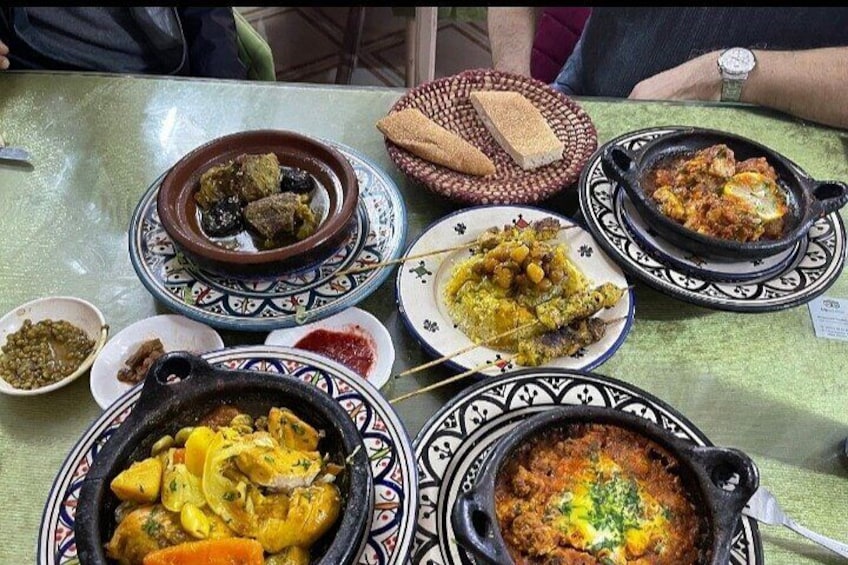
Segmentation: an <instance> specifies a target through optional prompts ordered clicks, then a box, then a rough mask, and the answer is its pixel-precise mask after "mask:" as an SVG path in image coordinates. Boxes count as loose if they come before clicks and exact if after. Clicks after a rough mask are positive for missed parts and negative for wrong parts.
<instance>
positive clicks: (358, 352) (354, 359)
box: [294, 329, 374, 378]
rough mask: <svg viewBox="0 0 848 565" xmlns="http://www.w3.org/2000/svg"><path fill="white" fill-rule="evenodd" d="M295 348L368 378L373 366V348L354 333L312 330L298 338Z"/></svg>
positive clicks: (367, 340)
mask: <svg viewBox="0 0 848 565" xmlns="http://www.w3.org/2000/svg"><path fill="white" fill-rule="evenodd" d="M294 346H295V347H298V348H300V349H306V350H307V351H312V352H314V353H319V354H321V355H324V356H325V357H329V358H330V359H332V360H334V361H338V362H339V363H341V364H342V365H344V366H346V367H348V368H349V369H353V370H354V371H355V372H356V373H358V374H359V375H361V376H362V377H365V378H368V371H370V370H371V366H372V365H373V364H374V346H373V344H372V341H371V340H370V339H368V337H366V336H363V335H361V334H359V333H355V332H336V331H331V330H324V329H319V330H313V331H311V332H309V333H308V334H306V335H305V336H303V337H302V338H300V339H299V340H298V342H297V343H295V344H294Z"/></svg>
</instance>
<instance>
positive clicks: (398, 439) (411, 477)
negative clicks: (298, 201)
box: [36, 345, 418, 565]
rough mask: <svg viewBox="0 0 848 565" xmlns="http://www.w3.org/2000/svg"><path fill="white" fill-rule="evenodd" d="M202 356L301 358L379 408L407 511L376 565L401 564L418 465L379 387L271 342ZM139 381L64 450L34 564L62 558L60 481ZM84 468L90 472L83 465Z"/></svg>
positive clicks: (124, 406) (216, 360) (412, 519)
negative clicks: (386, 556) (385, 557)
mask: <svg viewBox="0 0 848 565" xmlns="http://www.w3.org/2000/svg"><path fill="white" fill-rule="evenodd" d="M201 357H202V358H204V359H205V360H207V361H208V362H210V363H212V364H213V365H216V364H223V363H227V362H231V361H240V360H241V361H244V362H255V361H261V360H263V359H272V360H274V361H278V362H287V361H288V362H292V361H293V362H299V363H302V364H303V366H305V367H307V366H308V367H314V368H318V369H323V370H325V371H326V373H327V374H328V375H332V377H334V378H336V379H339V380H341V381H342V382H344V383H345V384H346V385H347V386H349V387H351V388H352V389H353V390H354V391H355V392H356V393H357V394H358V395H359V396H360V397H361V398H362V399H363V400H367V401H368V403H369V404H370V406H371V408H372V410H377V411H379V412H380V416H381V418H380V419H381V421H382V425H383V426H384V427H385V431H386V434H387V435H389V436H390V437H389V439H390V440H391V441H392V444H393V447H394V450H395V453H394V458H396V459H397V463H396V464H397V465H399V466H400V467H399V472H400V473H401V474H403V472H404V469H406V474H405V476H404V477H403V478H404V484H403V485H402V487H403V488H402V495H403V497H404V501H403V502H404V503H405V504H404V506H403V508H404V513H405V514H407V515H406V516H404V517H403V518H402V519H401V520H400V522H399V524H398V531H399V533H398V539H397V540H395V541H394V542H393V543H392V544H391V548H390V551H391V555H390V556H389V559H388V561H386V562H384V563H380V564H379V565H405V564H406V563H407V561H408V559H409V554H410V553H411V551H412V544H413V541H414V535H415V531H416V525H417V523H418V505H417V502H418V466H417V465H416V461H415V455H414V450H413V447H412V441H411V438H410V435H409V432H408V430H407V429H406V426H404V425H403V422H401V420H400V417H399V416H398V414H397V412H396V411H395V410H394V408H392V406H391V404H389V402H388V400H386V399H385V398H384V397H383V396H382V395H381V394H380V391H379V390H378V389H377V388H376V387H374V386H373V385H372V384H371V383H368V382H367V381H365V380H363V379H360V378H358V377H356V375H354V374H353V372H351V371H350V370H349V369H347V368H346V367H344V366H343V365H340V364H339V363H336V362H335V361H332V360H330V359H327V358H326V357H322V356H320V355H316V354H314V353H311V352H309V351H303V350H300V349H294V348H290V347H281V346H273V345H246V346H237V347H231V348H225V349H219V350H216V351H211V352H209V353H206V354H203V355H201ZM142 386H143V383H139V384H138V385H136V386H134V387H133V388H132V389H130V390H128V391H127V392H126V393H124V394H123V395H121V397H120V398H118V400H116V401H115V402H113V403H112V405H110V406H109V407H108V408H107V409H106V410H105V411H103V412H102V413H101V414H100V415H99V416H97V418H95V419H94V421H93V422H91V424H89V426H88V427H87V428H86V430H85V431H84V432H83V433H82V435H81V436H80V438H79V439H78V440H77V441H76V443H75V444H74V445H73V447H72V448H71V449H70V450H69V451H68V454H67V455H66V457H65V459H64V460H63V462H62V464H61V466H60V467H59V469H58V471H57V472H56V476H55V478H54V481H53V484H52V486H51V487H50V491H49V494H48V496H47V501H46V502H45V504H44V510H43V512H42V516H41V522H40V525H39V532H38V539H37V542H36V544H37V545H36V554H37V563H38V564H39V565H56V564H58V563H60V562H59V561H57V560H56V558H57V554H58V552H57V547H56V546H57V545H60V546H61V545H65V544H67V543H68V540H69V539H73V536H74V533H73V530H72V529H71V530H70V532H68V533H66V535H65V537H63V538H62V539H61V540H60V539H57V536H56V535H55V528H53V527H48V526H50V525H51V524H52V522H53V517H54V514H55V515H56V517H55V520H56V521H57V522H58V520H59V516H60V515H61V514H63V513H64V510H65V509H64V505H63V504H62V502H63V501H64V499H65V496H66V495H65V493H66V492H67V491H66V490H65V486H64V484H65V483H66V482H67V483H70V482H72V481H71V479H72V476H71V475H72V473H73V472H74V471H75V470H76V469H79V468H80V467H82V466H83V465H86V461H85V460H86V459H87V457H86V456H87V455H89V453H90V452H91V451H92V450H93V449H95V448H97V447H98V445H97V444H98V443H99V442H98V440H102V441H105V439H102V437H101V436H102V435H103V434H104V433H105V432H106V431H108V430H109V429H110V427H111V425H112V424H113V423H114V422H115V420H117V419H118V418H121V417H122V416H123V418H124V419H125V418H126V416H127V415H128V414H129V411H130V410H131V408H132V406H133V405H134V404H135V401H136V400H137V398H138V396H139V395H140V394H141V389H142ZM357 412H358V411H357ZM122 421H123V420H122ZM366 425H368V424H366ZM380 451H382V450H380ZM77 462H79V463H77ZM375 464H376V463H374V462H372V473H373V471H374V468H375ZM85 471H86V472H87V471H88V468H87V467H86V469H85ZM375 483H376V477H375ZM375 486H376V485H375ZM376 496H377V493H376V491H375V497H376ZM54 507H55V508H54ZM377 510H378V508H377V505H376V500H375V509H374V516H375V517H374V518H373V519H372V528H371V536H368V537H367V538H366V537H364V538H363V540H362V543H361V546H362V550H364V549H365V548H366V547H367V546H368V545H369V543H368V542H369V540H370V538H371V537H373V536H375V535H379V534H380V533H382V532H381V531H380V530H381V526H380V525H379V524H375V521H376V516H377ZM48 529H49V530H50V531H49V532H48V531H47V530H48ZM387 545H388V544H387ZM363 556H364V553H361V555H360V557H359V559H360V561H359V563H361V565H378V564H377V563H371V562H365V563H363V562H362V561H361V560H362V559H363ZM77 563H79V562H78V561H77V560H76V559H75V558H71V559H70V560H68V561H64V562H62V565H71V564H77Z"/></svg>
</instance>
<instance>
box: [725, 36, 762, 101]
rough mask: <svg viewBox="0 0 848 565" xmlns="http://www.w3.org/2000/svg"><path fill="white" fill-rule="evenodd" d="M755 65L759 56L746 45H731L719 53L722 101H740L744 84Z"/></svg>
mask: <svg viewBox="0 0 848 565" xmlns="http://www.w3.org/2000/svg"><path fill="white" fill-rule="evenodd" d="M755 66H757V58H756V57H755V56H754V52H753V51H751V50H750V49H745V48H744V47H731V48H730V49H727V50H726V51H724V52H723V53H722V54H721V55H719V58H718V68H719V71H720V72H721V99H722V101H727V102H738V101H739V98H740V97H741V96H742V84H743V83H744V82H745V79H747V78H748V73H750V72H751V71H753V70H754V67H755Z"/></svg>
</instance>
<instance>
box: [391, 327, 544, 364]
mask: <svg viewBox="0 0 848 565" xmlns="http://www.w3.org/2000/svg"><path fill="white" fill-rule="evenodd" d="M538 323H539V320H534V321H532V322H528V323H526V324H524V325H523V326H518V327H517V328H512V329H511V330H507V331H505V332H503V333H502V334H498V335H496V336H493V337H490V338H489V339H484V340H483V341H481V342H480V343H472V344H471V345H469V346H467V347H463V348H462V349H459V350H457V351H454V352H453V353H449V354H447V355H445V356H443V357H439V358H438V359H433V360H432V361H428V362H427V363H424V364H423V365H418V366H417V367H413V368H411V369H407V370H406V371H403V372H402V373H398V374H397V375H395V378H396V379H399V378H401V377H405V376H406V375H411V374H413V373H417V372H418V371H423V370H424V369H429V368H430V367H432V366H434V365H438V364H439V363H441V362H442V361H447V360H448V359H451V358H452V357H456V356H457V355H462V354H463V353H467V352H469V351H471V350H472V349H476V348H478V347H480V346H482V345H486V344H488V343H491V342H493V341H497V340H499V339H501V338H504V337H509V336H511V335H512V334H514V333H518V332H520V331H521V330H525V329H527V328H531V327H533V326H535V325H536V324H538Z"/></svg>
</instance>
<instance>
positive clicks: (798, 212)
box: [601, 128, 848, 260]
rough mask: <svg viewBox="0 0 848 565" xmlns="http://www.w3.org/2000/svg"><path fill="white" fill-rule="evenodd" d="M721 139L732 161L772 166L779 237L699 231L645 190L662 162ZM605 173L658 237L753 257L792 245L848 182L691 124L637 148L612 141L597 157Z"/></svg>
mask: <svg viewBox="0 0 848 565" xmlns="http://www.w3.org/2000/svg"><path fill="white" fill-rule="evenodd" d="M719 143H723V144H725V145H727V146H728V147H729V148H730V149H732V150H733V152H734V154H735V156H736V160H737V161H742V160H745V159H749V158H751V157H765V158H766V160H767V161H768V163H769V164H770V165H771V166H772V167H774V170H775V172H776V173H777V176H778V184H779V185H780V186H781V187H782V188H783V190H784V193H785V194H786V197H787V201H788V204H789V211H788V213H787V217H786V222H785V225H784V229H783V234H782V236H781V237H780V238H779V239H769V240H765V239H761V240H759V241H750V242H739V241H732V240H728V239H721V238H717V237H711V236H707V235H704V234H700V233H698V232H696V231H694V230H691V229H689V228H686V227H684V226H683V225H681V224H679V223H677V222H676V221H674V220H672V219H671V218H669V217H667V216H665V215H664V214H663V213H662V212H661V211H660V209H659V207H658V205H657V203H656V202H655V201H654V199H653V198H652V197H651V194H650V193H649V192H648V190H650V189H649V188H648V183H647V182H645V179H646V178H647V175H648V174H649V173H650V172H651V170H652V169H654V168H655V167H656V166H657V165H658V164H660V163H661V162H663V161H665V160H667V159H670V158H673V157H678V156H681V155H685V154H691V153H694V152H695V151H699V150H701V149H704V148H707V147H710V146H712V145H716V144H719ZM601 164H602V166H603V168H604V172H605V173H606V174H607V175H608V176H609V177H610V178H612V179H613V180H615V181H616V182H618V183H620V184H621V185H622V186H623V187H624V190H625V191H626V192H627V195H628V196H629V197H630V199H631V200H632V202H633V204H634V205H635V206H636V209H637V210H638V211H639V214H641V215H642V217H643V218H644V219H645V220H646V221H647V222H648V224H650V226H651V227H652V228H653V229H655V230H656V231H657V233H658V234H660V235H661V236H662V237H663V238H665V239H666V240H668V241H669V242H671V243H673V244H675V245H677V246H678V247H680V248H681V249H686V250H688V251H691V252H693V253H696V254H698V255H701V256H705V257H718V258H724V259H735V260H744V259H757V258H763V257H769V256H771V255H775V254H776V253H779V252H781V251H783V250H785V249H788V248H789V247H791V246H792V245H794V244H795V243H796V242H797V241H798V240H799V239H801V237H803V236H804V234H806V233H807V232H808V231H809V229H810V226H812V224H813V222H815V221H816V220H817V219H818V218H820V217H822V216H824V215H826V214H829V213H831V212H833V211H835V210H838V209H839V208H841V207H842V206H844V205H845V204H846V202H848V185H846V184H845V183H844V182H839V181H816V180H813V179H812V178H810V177H809V176H808V175H807V174H806V173H805V172H804V171H802V170H801V169H800V168H799V167H798V166H797V165H795V164H794V163H793V162H791V161H790V160H789V159H787V158H786V157H784V156H783V155H781V154H779V153H777V152H776V151H773V150H771V149H769V148H768V147H766V146H764V145H761V144H759V143H757V142H755V141H751V140H750V139H746V138H744V137H740V136H738V135H732V134H729V133H724V132H721V131H715V130H709V129H700V128H690V129H686V130H683V131H678V132H674V133H669V134H665V135H661V136H660V137H657V138H656V139H653V140H651V141H649V142H648V143H647V144H645V145H644V146H643V147H642V148H641V149H640V150H639V151H637V152H631V151H628V150H627V149H624V148H623V147H619V146H616V145H612V146H610V147H609V148H607V149H606V150H605V151H604V154H603V155H602V156H601Z"/></svg>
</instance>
